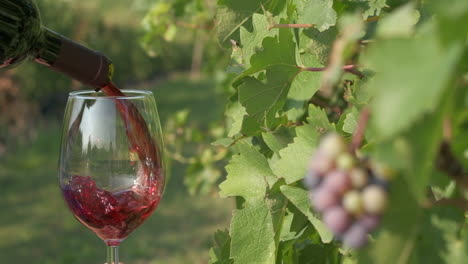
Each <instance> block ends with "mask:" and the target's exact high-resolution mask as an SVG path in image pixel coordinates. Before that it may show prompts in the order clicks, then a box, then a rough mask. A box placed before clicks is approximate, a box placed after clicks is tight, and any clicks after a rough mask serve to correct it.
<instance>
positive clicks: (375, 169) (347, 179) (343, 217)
mask: <svg viewBox="0 0 468 264" xmlns="http://www.w3.org/2000/svg"><path fill="white" fill-rule="evenodd" d="M390 176H391V173H390V171H389V170H388V169H386V168H384V167H383V166H382V165H379V164H372V163H371V162H370V161H369V160H367V159H358V158H356V157H355V156H354V155H353V154H352V153H350V151H349V150H348V147H347V145H346V144H345V142H344V139H343V138H342V137H341V136H339V135H338V134H335V133H334V134H328V135H326V136H325V137H324V138H323V140H322V141H321V143H320V146H319V148H318V150H317V151H316V152H315V154H314V156H313V157H312V159H311V161H310V165H309V170H308V173H307V175H306V177H305V179H304V183H305V185H306V186H307V187H308V188H309V189H310V199H311V201H312V205H313V206H314V208H315V210H316V211H318V212H320V213H321V214H322V216H323V221H324V222H325V224H326V225H327V226H328V227H329V229H330V230H331V231H332V232H333V233H334V234H335V235H336V236H337V237H338V238H339V239H340V240H341V241H342V242H343V244H344V245H345V246H347V247H350V248H360V247H362V246H364V245H365V244H366V243H367V241H368V233H369V232H371V231H372V230H374V229H375V228H376V227H377V226H378V224H379V221H380V218H381V215H382V213H383V212H384V210H385V207H386V205H387V192H388V180H389V177H390Z"/></svg>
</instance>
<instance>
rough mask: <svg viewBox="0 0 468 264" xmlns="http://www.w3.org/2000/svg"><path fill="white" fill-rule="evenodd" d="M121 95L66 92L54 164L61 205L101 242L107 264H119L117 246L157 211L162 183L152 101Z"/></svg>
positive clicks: (148, 96)
mask: <svg viewBox="0 0 468 264" xmlns="http://www.w3.org/2000/svg"><path fill="white" fill-rule="evenodd" d="M122 92H123V93H124V94H125V96H105V95H104V94H103V93H101V92H95V91H80V92H72V93H70V95H69V98H68V102H67V107H66V110H65V117H64V126H63V135H62V144H61V151H60V163H59V179H60V188H61V190H62V194H63V197H64V200H65V202H66V204H67V205H68V207H69V208H70V210H71V212H72V213H73V215H74V216H75V218H76V219H77V220H78V221H79V222H81V223H82V224H83V225H84V226H86V227H87V228H89V229H90V230H91V231H93V232H94V233H96V235H97V236H98V237H100V238H101V239H102V240H103V241H104V242H105V243H106V245H107V248H108V251H107V263H108V264H114V263H116V264H117V263H119V257H118V249H119V248H118V247H119V245H120V243H121V242H122V241H123V240H124V239H125V238H126V237H127V236H128V235H129V234H130V233H131V232H132V231H133V230H135V229H136V228H137V227H138V226H140V225H141V224H142V223H143V222H144V221H145V220H146V219H147V218H148V217H149V216H150V215H151V214H152V213H153V211H154V210H155V209H156V207H157V206H158V204H159V201H160V199H161V196H162V194H163V190H164V178H165V171H164V162H163V160H164V159H163V142H162V134H161V126H160V122H159V117H158V112H157V108H156V102H155V99H154V96H153V94H152V93H151V92H150V91H138V90H123V91H122Z"/></svg>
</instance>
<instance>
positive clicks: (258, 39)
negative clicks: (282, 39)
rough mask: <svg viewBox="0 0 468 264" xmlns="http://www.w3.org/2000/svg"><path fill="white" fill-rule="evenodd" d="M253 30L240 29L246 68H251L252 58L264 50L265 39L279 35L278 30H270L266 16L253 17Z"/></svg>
mask: <svg viewBox="0 0 468 264" xmlns="http://www.w3.org/2000/svg"><path fill="white" fill-rule="evenodd" d="M252 25H253V30H249V29H246V28H244V27H242V28H241V29H240V44H241V45H242V56H243V61H244V62H245V67H246V68H249V67H250V59H251V57H252V56H253V55H254V54H255V53H256V52H257V51H259V50H260V49H261V48H262V42H263V39H265V38H266V37H274V36H276V35H278V29H271V30H269V28H268V27H269V21H268V19H267V17H266V16H265V15H261V14H254V15H253V16H252Z"/></svg>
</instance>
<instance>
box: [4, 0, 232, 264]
mask: <svg viewBox="0 0 468 264" xmlns="http://www.w3.org/2000/svg"><path fill="white" fill-rule="evenodd" d="M36 2H37V4H38V5H39V9H40V10H41V14H42V20H43V23H44V25H46V26H47V27H49V28H51V29H53V30H54V31H57V32H59V33H61V34H63V35H65V36H67V37H69V38H72V39H74V40H76V41H78V42H81V43H84V44H86V45H87V46H89V47H91V48H93V49H96V50H99V51H102V52H104V53H105V54H107V55H108V56H109V57H110V58H111V59H112V60H113V62H114V63H115V67H116V73H115V77H114V81H115V82H116V83H117V84H118V85H119V86H120V87H121V88H127V89H129V88H130V89H148V90H152V91H153V92H154V94H155V96H156V101H157V103H158V107H159V113H160V117H161V122H162V124H163V130H164V133H165V141H166V145H167V149H168V157H169V159H170V161H169V163H170V165H171V166H170V167H171V168H170V170H171V172H170V174H171V179H170V180H169V183H168V186H167V187H166V192H165V196H164V198H163V200H162V202H161V204H160V206H159V208H158V210H157V211H156V213H155V214H154V215H153V216H152V217H151V218H150V219H149V220H147V221H146V223H145V224H144V225H143V226H142V227H140V228H139V229H137V230H136V231H135V232H134V233H133V234H132V235H131V236H130V237H129V238H128V239H127V240H126V241H125V242H124V243H123V244H122V249H121V256H122V260H123V261H124V262H128V263H134V264H143V263H145V264H146V263H154V264H156V263H171V264H178V263H206V262H207V261H208V252H209V248H210V247H211V245H212V241H213V238H212V236H213V233H214V232H215V231H216V230H217V229H224V228H227V227H228V225H229V219H230V214H231V210H232V209H233V206H234V203H233V202H232V201H231V200H229V199H218V194H217V190H216V188H215V187H214V186H215V183H217V182H218V181H219V179H220V177H221V175H222V174H223V173H224V171H223V170H222V168H223V164H222V160H223V158H224V157H225V156H226V155H228V153H225V152H223V150H222V149H217V148H215V147H213V146H211V145H210V142H211V141H212V139H213V138H215V137H217V136H219V135H221V134H223V133H225V131H224V129H223V124H222V123H220V122H222V121H221V120H222V115H223V108H224V105H225V103H226V102H225V100H226V98H227V97H226V95H225V94H226V91H224V89H225V88H223V87H226V85H223V84H224V83H226V82H227V81H228V80H229V78H230V76H227V75H226V74H225V73H224V68H223V67H225V65H227V61H228V60H229V57H227V56H226V55H225V54H228V52H225V51H223V50H222V48H221V47H220V46H219V45H218V43H217V42H216V40H215V38H214V37H213V36H212V35H213V33H212V30H211V29H212V27H213V15H214V8H215V0H164V1H163V0H131V1H130V0H99V1H96V0H36ZM85 88H86V87H83V86H82V85H81V84H79V83H77V82H74V81H72V80H70V79H68V78H66V77H64V76H61V75H59V74H57V73H55V72H52V71H50V70H48V69H46V68H45V67H42V66H40V65H37V64H35V63H32V62H28V63H24V64H23V65H21V66H20V67H18V68H16V69H13V70H11V71H8V72H2V73H0V201H1V202H0V211H1V213H0V262H1V263H45V264H52V263H67V264H73V263H104V261H105V245H104V243H103V242H102V241H101V240H100V239H98V238H97V237H96V236H95V235H94V234H93V233H91V231H89V230H87V229H86V228H85V227H83V226H82V225H81V224H80V223H78V222H77V221H76V220H75V219H74V218H73V216H72V214H71V213H70V212H69V210H68V208H66V206H65V204H64V202H63V200H62V197H61V194H60V191H59V189H58V180H57V162H58V150H59V141H60V134H61V131H60V130H61V122H62V115H63V111H64V107H65V104H66V100H67V97H68V92H70V91H72V90H79V89H85Z"/></svg>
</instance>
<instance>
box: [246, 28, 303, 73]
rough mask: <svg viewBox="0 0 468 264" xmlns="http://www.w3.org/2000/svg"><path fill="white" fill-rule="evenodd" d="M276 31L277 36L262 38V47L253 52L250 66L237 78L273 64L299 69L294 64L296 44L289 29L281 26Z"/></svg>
mask: <svg viewBox="0 0 468 264" xmlns="http://www.w3.org/2000/svg"><path fill="white" fill-rule="evenodd" d="M278 32H279V33H278V35H277V36H274V37H266V38H264V39H263V41H262V49H260V50H258V51H257V52H256V53H255V54H253V56H252V57H251V59H250V63H251V67H250V68H249V69H248V70H247V71H245V72H244V73H243V74H242V75H240V76H239V77H238V79H241V78H242V77H245V76H249V75H252V74H254V73H257V72H259V71H263V70H267V69H269V68H271V67H273V66H284V67H285V68H295V69H296V70H297V71H298V70H299V69H297V64H296V46H295V43H294V40H293V36H292V34H291V31H290V30H289V29H285V28H282V29H279V30H278ZM276 74H279V72H276ZM283 75H284V74H282V75H280V76H283ZM288 76H289V75H288ZM289 77H290V76H289ZM279 79H282V80H284V79H288V78H284V77H281V78H279Z"/></svg>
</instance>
